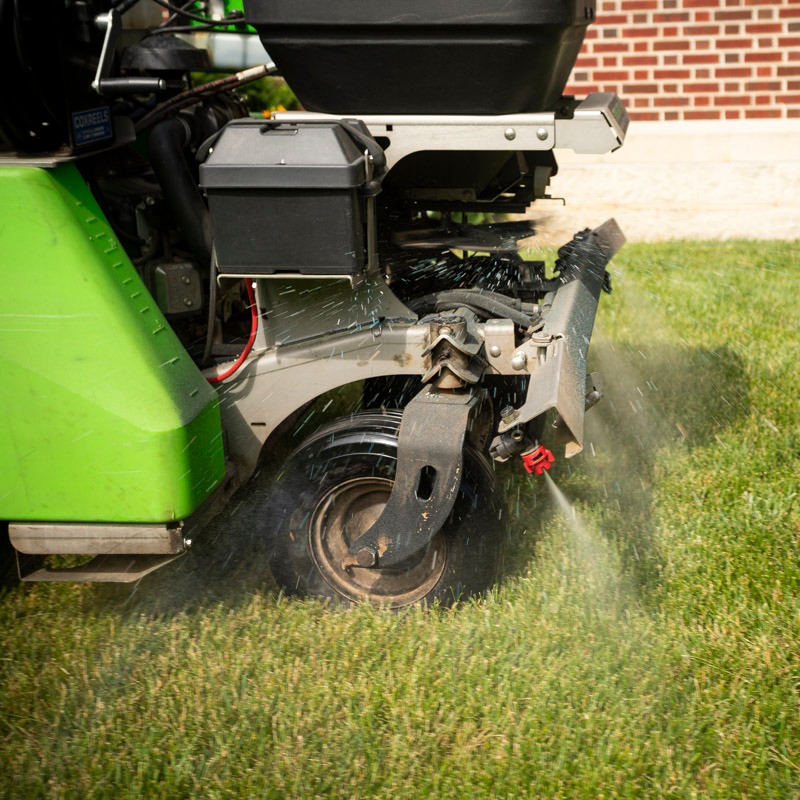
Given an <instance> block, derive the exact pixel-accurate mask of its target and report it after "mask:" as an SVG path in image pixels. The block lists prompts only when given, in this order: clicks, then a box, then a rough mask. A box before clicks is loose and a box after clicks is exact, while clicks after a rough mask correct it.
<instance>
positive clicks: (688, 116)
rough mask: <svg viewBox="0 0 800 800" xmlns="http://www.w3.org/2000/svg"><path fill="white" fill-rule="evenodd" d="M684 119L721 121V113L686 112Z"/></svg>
mask: <svg viewBox="0 0 800 800" xmlns="http://www.w3.org/2000/svg"><path fill="white" fill-rule="evenodd" d="M683 118H684V119H720V118H721V117H720V112H719V111H684V112H683Z"/></svg>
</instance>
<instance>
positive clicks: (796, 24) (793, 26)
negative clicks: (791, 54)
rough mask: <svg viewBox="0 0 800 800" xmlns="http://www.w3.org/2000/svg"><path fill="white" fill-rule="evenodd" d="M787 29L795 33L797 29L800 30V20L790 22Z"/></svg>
mask: <svg viewBox="0 0 800 800" xmlns="http://www.w3.org/2000/svg"><path fill="white" fill-rule="evenodd" d="M786 30H787V31H789V33H795V32H797V31H800V22H790V23H789V24H788V25H787V26H786Z"/></svg>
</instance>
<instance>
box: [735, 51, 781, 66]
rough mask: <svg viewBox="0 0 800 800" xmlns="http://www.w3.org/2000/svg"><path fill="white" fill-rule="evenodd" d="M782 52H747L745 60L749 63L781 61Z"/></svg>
mask: <svg viewBox="0 0 800 800" xmlns="http://www.w3.org/2000/svg"><path fill="white" fill-rule="evenodd" d="M781 58H782V54H781V53H745V54H744V60H745V62H746V63H748V64H756V63H763V62H766V61H780V60H781Z"/></svg>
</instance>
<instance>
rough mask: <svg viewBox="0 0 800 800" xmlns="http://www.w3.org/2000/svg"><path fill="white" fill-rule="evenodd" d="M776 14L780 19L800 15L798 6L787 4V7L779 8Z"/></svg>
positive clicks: (795, 17) (793, 17)
mask: <svg viewBox="0 0 800 800" xmlns="http://www.w3.org/2000/svg"><path fill="white" fill-rule="evenodd" d="M778 16H779V17H780V18H781V19H797V17H800V6H797V5H795V6H789V7H788V8H779V9H778Z"/></svg>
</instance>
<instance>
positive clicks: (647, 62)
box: [622, 55, 658, 67]
mask: <svg viewBox="0 0 800 800" xmlns="http://www.w3.org/2000/svg"><path fill="white" fill-rule="evenodd" d="M622 63H623V65H624V66H626V67H655V66H656V65H657V64H658V58H657V57H656V56H627V55H626V56H622Z"/></svg>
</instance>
